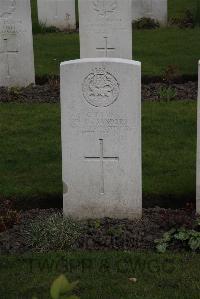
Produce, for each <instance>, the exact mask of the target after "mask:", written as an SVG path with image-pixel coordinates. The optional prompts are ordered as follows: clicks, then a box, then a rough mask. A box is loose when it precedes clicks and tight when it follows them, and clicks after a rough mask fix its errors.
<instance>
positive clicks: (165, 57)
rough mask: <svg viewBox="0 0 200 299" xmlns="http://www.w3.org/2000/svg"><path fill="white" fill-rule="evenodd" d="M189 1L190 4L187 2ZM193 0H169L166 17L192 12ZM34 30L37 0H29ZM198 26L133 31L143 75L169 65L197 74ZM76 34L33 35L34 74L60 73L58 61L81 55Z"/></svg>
mask: <svg viewBox="0 0 200 299" xmlns="http://www.w3.org/2000/svg"><path fill="white" fill-rule="evenodd" d="M188 2H189V3H188ZM195 8H196V0H190V1H188V0H171V1H169V17H171V16H179V15H182V14H183V12H184V11H185V10H186V9H191V11H194V10H195ZM32 19H33V31H34V32H38V21H37V9H36V0H32ZM199 36H200V28H195V29H178V28H161V29H157V30H134V31H133V58H134V59H135V60H139V61H141V62H142V74H143V76H144V75H146V76H162V75H163V72H164V71H165V69H166V68H167V67H168V66H169V65H175V66H177V67H178V69H179V71H180V75H197V62H198V60H199V52H200V39H199ZM79 52H80V46H79V34H78V33H73V34H65V33H46V34H35V35H34V53H35V68H36V75H37V76H39V77H40V76H51V75H58V74H59V65H60V62H62V61H65V60H71V59H78V58H79V57H80V55H79Z"/></svg>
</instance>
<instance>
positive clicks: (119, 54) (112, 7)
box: [79, 0, 132, 59]
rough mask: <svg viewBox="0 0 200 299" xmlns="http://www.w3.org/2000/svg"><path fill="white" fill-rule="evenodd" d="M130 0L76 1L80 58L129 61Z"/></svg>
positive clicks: (130, 49)
mask: <svg viewBox="0 0 200 299" xmlns="http://www.w3.org/2000/svg"><path fill="white" fill-rule="evenodd" d="M131 1H132V0H123V1H122V0H79V31H80V57H81V58H91V57H115V58H126V59H132V15H131V7H132V2H131Z"/></svg>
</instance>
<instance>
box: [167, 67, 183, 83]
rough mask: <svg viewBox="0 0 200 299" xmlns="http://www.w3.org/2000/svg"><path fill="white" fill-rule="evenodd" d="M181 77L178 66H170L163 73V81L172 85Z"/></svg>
mask: <svg viewBox="0 0 200 299" xmlns="http://www.w3.org/2000/svg"><path fill="white" fill-rule="evenodd" d="M179 76H180V70H179V68H178V66H177V65H174V64H170V65H168V66H167V67H166V69H165V70H164V72H163V81H165V82H167V83H171V82H172V81H174V80H175V79H177V78H178V77H179Z"/></svg>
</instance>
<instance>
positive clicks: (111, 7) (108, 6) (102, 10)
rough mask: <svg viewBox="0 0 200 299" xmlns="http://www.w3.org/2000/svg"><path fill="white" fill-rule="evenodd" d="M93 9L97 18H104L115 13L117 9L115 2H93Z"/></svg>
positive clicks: (105, 0)
mask: <svg viewBox="0 0 200 299" xmlns="http://www.w3.org/2000/svg"><path fill="white" fill-rule="evenodd" d="M92 5H93V9H94V10H95V11H96V12H97V13H98V15H99V16H103V17H106V16H107V15H109V14H111V13H113V12H115V10H116V8H117V1H116V0H94V1H93V2H92Z"/></svg>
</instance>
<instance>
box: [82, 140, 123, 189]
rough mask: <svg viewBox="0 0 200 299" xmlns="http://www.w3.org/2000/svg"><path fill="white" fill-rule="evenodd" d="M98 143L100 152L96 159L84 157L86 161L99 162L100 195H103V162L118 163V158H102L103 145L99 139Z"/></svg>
mask: <svg viewBox="0 0 200 299" xmlns="http://www.w3.org/2000/svg"><path fill="white" fill-rule="evenodd" d="M99 143H100V151H99V156H98V157H85V159H86V161H90V162H95V161H97V162H100V165H101V179H100V194H102V195H103V194H105V187H104V185H105V184H104V162H105V161H111V162H116V161H119V157H106V156H104V143H103V139H99Z"/></svg>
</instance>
